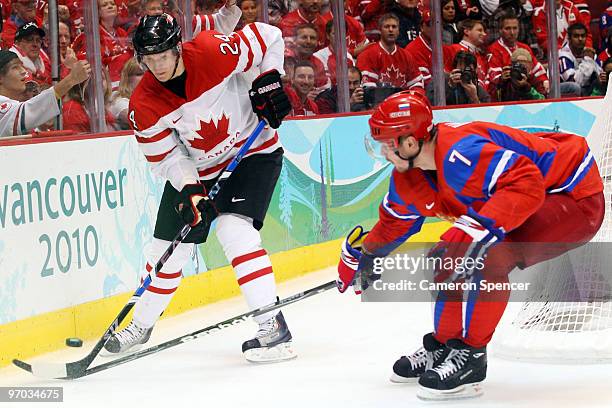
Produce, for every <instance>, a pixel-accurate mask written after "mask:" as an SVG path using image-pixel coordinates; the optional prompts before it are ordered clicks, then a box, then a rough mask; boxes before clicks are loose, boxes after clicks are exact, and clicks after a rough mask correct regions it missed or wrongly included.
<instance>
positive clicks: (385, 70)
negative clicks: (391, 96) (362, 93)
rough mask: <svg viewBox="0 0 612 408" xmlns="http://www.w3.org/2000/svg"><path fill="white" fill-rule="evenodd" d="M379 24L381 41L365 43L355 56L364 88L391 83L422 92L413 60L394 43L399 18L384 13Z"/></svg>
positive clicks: (397, 86) (419, 76)
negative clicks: (356, 56) (366, 45)
mask: <svg viewBox="0 0 612 408" xmlns="http://www.w3.org/2000/svg"><path fill="white" fill-rule="evenodd" d="M378 27H379V29H380V32H381V38H380V41H379V42H377V43H373V44H370V45H368V47H367V48H366V49H365V50H364V51H363V52H362V53H361V54H359V57H358V58H357V68H359V70H360V71H361V73H362V75H363V85H364V87H367V86H392V87H395V88H402V89H412V90H421V91H423V90H424V85H423V76H422V75H421V73H420V72H419V70H418V68H417V66H416V64H415V62H414V59H413V58H412V56H411V55H410V54H409V53H408V51H406V50H405V49H403V48H401V47H398V46H397V44H395V40H396V39H397V36H398V35H399V19H398V18H397V17H396V16H395V15H393V14H384V15H382V16H381V17H380V20H379V25H378Z"/></svg>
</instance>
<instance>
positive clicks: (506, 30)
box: [488, 12, 550, 96]
mask: <svg viewBox="0 0 612 408" xmlns="http://www.w3.org/2000/svg"><path fill="white" fill-rule="evenodd" d="M518 35H519V20H518V17H517V16H516V15H515V14H514V13H511V12H509V13H507V14H504V15H503V16H501V18H500V38H499V39H498V40H497V41H495V42H494V43H492V44H491V45H490V46H489V58H488V60H489V73H488V77H489V78H488V80H489V83H490V85H489V86H490V90H489V93H490V94H491V95H494V94H495V91H496V88H498V87H499V88H506V84H507V82H508V81H510V80H511V78H510V68H511V65H512V53H513V52H514V51H516V50H517V49H519V48H522V49H524V50H526V51H527V52H528V53H529V55H530V56H531V63H530V64H529V65H530V66H529V68H530V69H529V71H528V76H527V77H528V80H529V82H530V83H531V84H533V85H534V86H535V88H536V90H537V91H538V92H539V93H541V94H542V95H545V96H546V95H548V91H549V88H550V85H549V81H548V75H547V74H546V70H545V69H544V67H543V66H542V64H540V63H539V62H538V60H537V59H536V57H535V55H534V54H533V51H531V48H530V47H529V46H528V45H527V44H524V43H521V42H519V41H518Z"/></svg>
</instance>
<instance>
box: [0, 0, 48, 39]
mask: <svg viewBox="0 0 612 408" xmlns="http://www.w3.org/2000/svg"><path fill="white" fill-rule="evenodd" d="M11 9H12V14H11V15H10V17H8V18H7V19H6V20H5V21H4V26H3V28H2V41H1V42H0V45H1V47H2V49H8V48H11V47H12V46H13V42H14V41H15V33H16V32H17V29H18V28H19V27H21V26H23V25H24V24H27V23H36V25H37V26H38V27H40V26H41V25H42V24H41V23H42V21H41V19H40V18H38V17H37V16H36V0H13V2H12V4H11Z"/></svg>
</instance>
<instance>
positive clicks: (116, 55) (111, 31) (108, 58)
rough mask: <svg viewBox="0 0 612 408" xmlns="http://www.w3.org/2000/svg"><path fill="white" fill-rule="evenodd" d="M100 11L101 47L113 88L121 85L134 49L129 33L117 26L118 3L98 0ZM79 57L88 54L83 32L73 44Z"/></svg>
mask: <svg viewBox="0 0 612 408" xmlns="http://www.w3.org/2000/svg"><path fill="white" fill-rule="evenodd" d="M98 13H99V16H100V18H99V20H100V49H101V52H102V63H103V64H104V65H106V66H107V67H108V70H109V73H110V78H111V83H112V84H113V88H116V87H117V86H119V80H120V79H121V69H122V68H123V65H125V63H126V62H127V61H128V60H129V59H130V58H132V56H133V50H132V49H131V48H130V46H129V44H130V39H129V36H128V33H127V32H126V31H125V30H123V29H122V28H121V27H116V26H115V20H116V18H117V5H116V4H115V0H98ZM72 46H73V48H74V52H75V53H76V54H77V57H79V58H81V56H84V55H85V54H86V48H87V43H86V40H85V34H83V33H81V34H79V35H78V36H77V37H76V38H75V39H74V44H73V45H72Z"/></svg>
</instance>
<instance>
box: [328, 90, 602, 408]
mask: <svg viewBox="0 0 612 408" xmlns="http://www.w3.org/2000/svg"><path fill="white" fill-rule="evenodd" d="M369 124H370V129H371V136H372V137H373V139H374V140H376V141H377V142H380V143H382V145H383V146H384V147H383V150H384V152H385V157H386V158H387V160H388V161H390V162H391V163H392V164H393V165H394V167H395V168H394V170H393V172H392V175H391V180H390V186H389V192H388V194H387V195H386V196H385V197H384V199H383V202H382V203H381V205H380V208H379V220H378V222H377V223H376V225H375V226H374V227H373V229H372V231H371V232H369V233H366V232H364V231H363V229H362V228H361V227H356V228H355V229H354V230H353V231H352V232H351V234H349V237H348V238H347V240H346V241H345V242H344V244H343V247H342V254H341V260H340V263H339V265H338V272H339V278H338V288H339V290H340V291H341V292H344V291H345V290H346V289H347V288H348V286H350V285H355V288H356V291H359V290H360V289H363V288H365V287H367V286H368V285H369V284H371V283H372V282H373V280H376V279H377V278H379V277H380V275H374V273H373V267H372V265H373V264H374V262H375V258H376V257H384V256H386V255H388V254H389V253H390V252H391V251H393V250H394V249H395V248H397V247H398V246H399V245H400V244H401V243H403V242H404V241H405V240H407V239H408V238H409V237H410V236H411V235H413V234H415V233H417V232H418V231H419V230H420V228H421V226H422V224H423V221H424V219H425V218H426V217H440V218H445V219H450V220H453V222H454V223H453V225H452V227H451V228H450V229H448V230H447V231H446V232H445V233H444V234H443V235H442V236H441V237H440V241H439V242H438V243H437V244H436V245H435V246H434V247H433V248H432V249H431V250H430V251H429V253H428V256H429V257H437V258H441V259H451V260H459V259H460V258H463V259H464V260H465V259H466V258H467V257H472V258H473V257H474V254H473V253H472V252H468V250H469V249H470V248H477V249H478V250H479V251H480V252H479V253H478V255H479V256H480V257H482V256H484V254H485V253H486V254H487V257H486V258H484V259H485V261H484V269H482V270H480V271H479V270H476V269H474V268H472V270H471V271H469V272H468V271H459V270H453V269H452V268H448V267H447V266H438V269H436V271H435V276H434V281H435V282H445V281H449V280H450V281H455V282H480V279H482V276H486V277H487V278H488V279H489V280H493V281H494V282H495V283H498V282H499V283H506V284H507V282H508V274H509V273H510V271H512V270H513V269H514V268H515V267H517V266H519V267H521V268H524V267H527V266H531V265H534V264H536V263H539V262H542V261H544V260H547V259H552V258H554V257H556V256H558V255H560V254H561V253H563V252H566V251H568V250H569V249H571V248H575V247H577V246H579V245H581V244H583V243H585V242H588V241H589V240H590V239H591V238H592V237H593V236H594V235H595V233H596V232H597V230H598V229H599V227H600V225H601V223H602V220H603V215H604V197H603V184H602V181H601V176H600V174H599V171H598V169H597V165H596V164H595V160H594V158H593V154H592V153H591V151H590V149H589V147H588V145H587V143H586V140H585V139H584V138H582V137H580V136H577V135H572V134H566V133H546V132H542V133H536V134H529V133H526V132H523V131H521V130H517V129H514V128H511V127H507V126H502V125H498V124H495V123H488V122H472V123H468V124H453V123H438V124H436V125H434V124H433V122H432V112H431V107H430V105H429V102H428V101H427V100H426V99H425V98H424V97H423V96H422V95H421V94H419V93H414V92H410V91H405V92H401V93H398V94H395V95H392V96H390V97H389V98H387V99H386V100H385V101H384V102H383V103H381V104H380V105H379V106H378V108H377V109H376V110H375V111H374V113H373V114H372V117H371V118H370V120H369ZM500 243H504V245H502V244H500ZM505 243H509V244H505ZM530 243H557V244H555V245H549V246H548V247H547V248H546V249H547V250H546V251H542V250H541V249H542V246H536V245H533V244H530ZM496 244H497V245H496ZM512 244H516V245H519V248H520V250H518V249H516V247H514V246H513V245H512ZM513 248H514V249H513ZM487 250H488V252H487ZM443 265H448V264H447V263H446V261H445V262H444V264H443ZM451 265H457V263H451ZM444 268H446V269H444ZM466 269H467V268H466ZM460 272H461V273H460ZM466 292H468V291H466ZM463 295H464V293H463V292H462V291H461V290H456V291H450V290H449V291H441V292H439V294H438V296H437V298H436V301H435V307H434V325H433V333H429V334H426V335H425V336H424V338H423V347H422V348H420V349H419V350H417V351H416V352H415V353H414V354H412V355H409V356H406V357H401V358H400V359H399V360H398V361H397V362H396V363H395V365H394V366H393V372H394V373H393V376H392V378H391V380H392V381H394V382H416V381H417V380H418V382H419V385H420V387H419V390H418V394H417V395H418V396H419V397H420V398H423V399H449V398H464V397H470V396H476V395H479V394H480V393H481V392H482V389H481V387H480V386H479V384H480V382H482V381H483V380H484V379H485V377H486V369H487V361H486V352H487V351H486V347H487V344H488V343H489V341H490V340H491V337H492V335H493V332H494V330H495V327H496V326H497V324H498V322H499V320H500V318H501V316H502V314H503V312H504V309H505V307H506V304H507V301H508V297H509V290H508V291H505V290H504V291H501V290H500V291H493V292H490V293H488V292H486V291H485V292H478V290H477V289H476V290H472V289H470V290H469V292H468V293H466V294H465V295H468V297H467V298H466V299H467V301H465V302H462V300H463V299H464V297H463ZM463 310H465V315H463Z"/></svg>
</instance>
